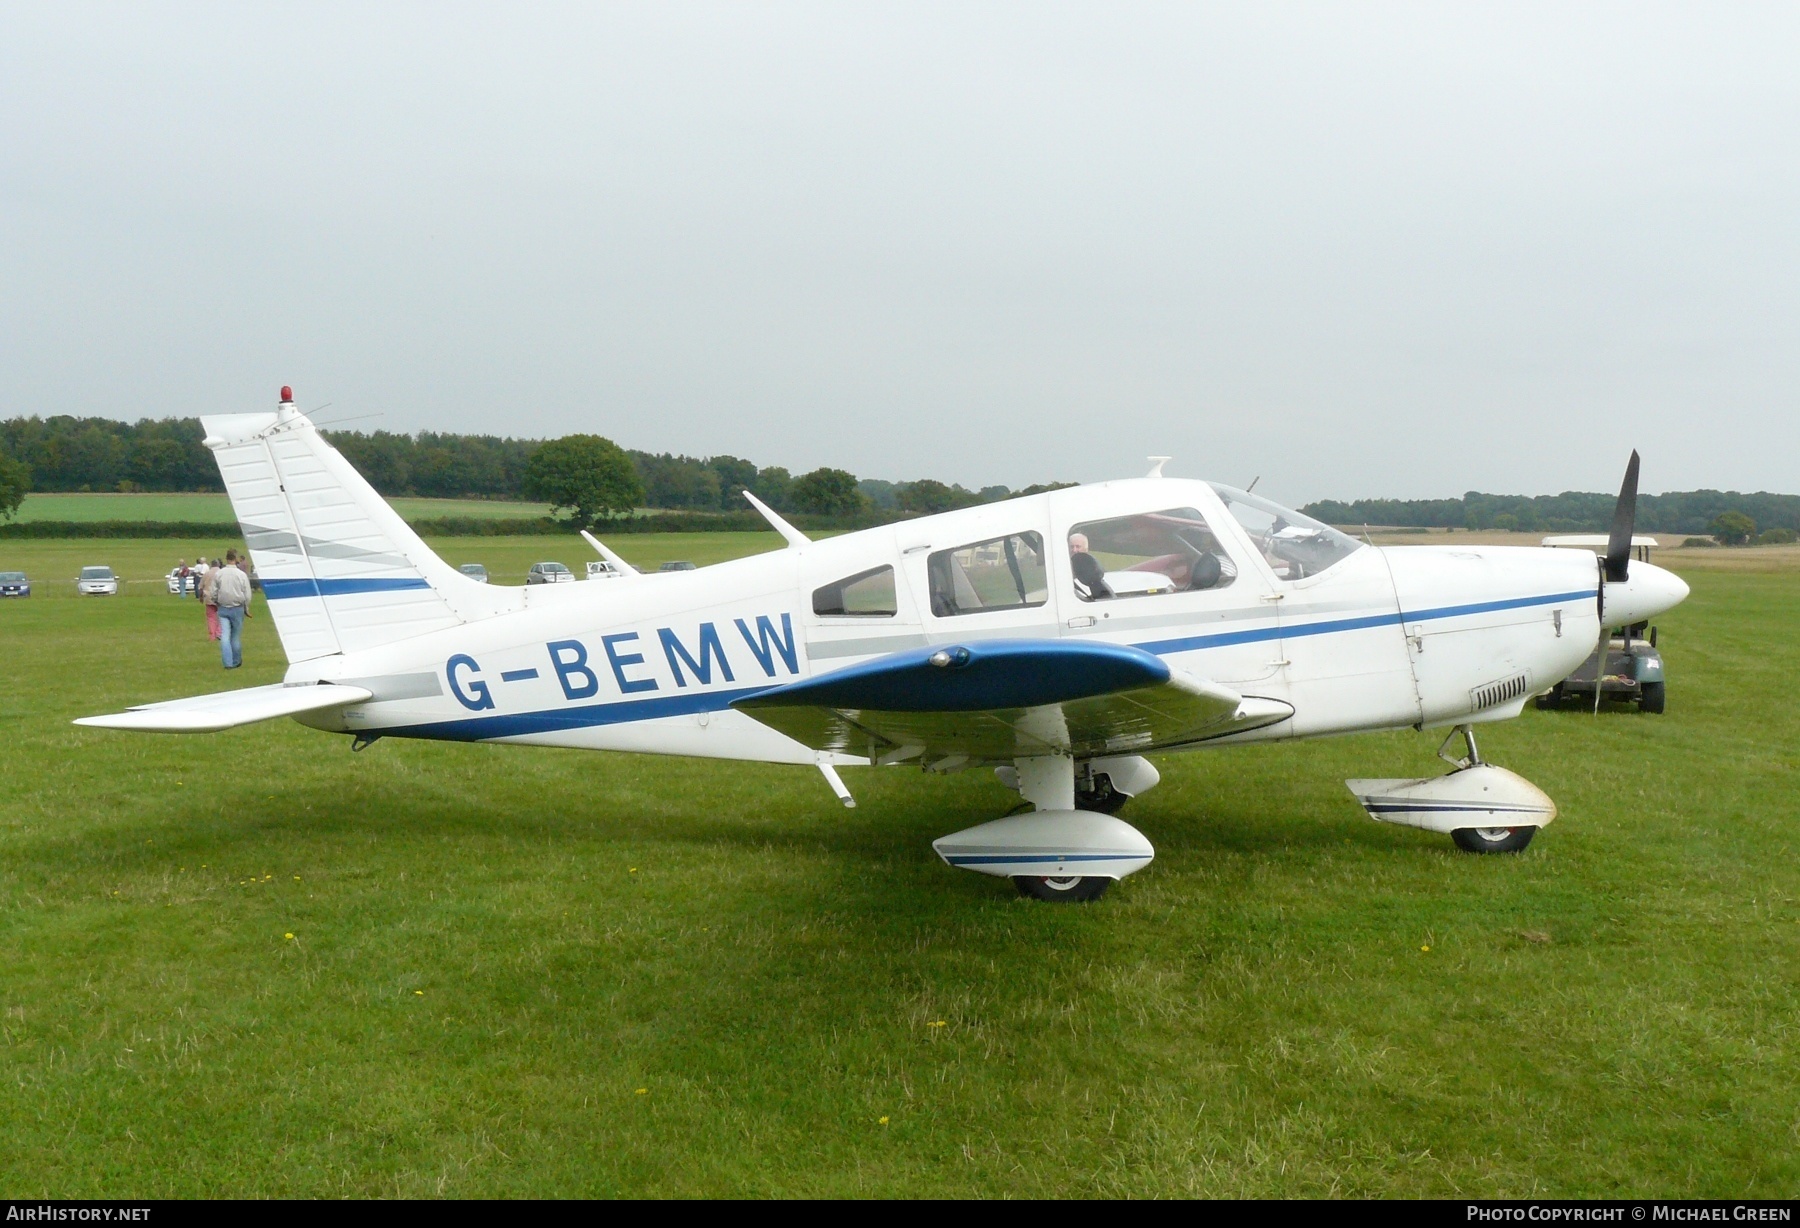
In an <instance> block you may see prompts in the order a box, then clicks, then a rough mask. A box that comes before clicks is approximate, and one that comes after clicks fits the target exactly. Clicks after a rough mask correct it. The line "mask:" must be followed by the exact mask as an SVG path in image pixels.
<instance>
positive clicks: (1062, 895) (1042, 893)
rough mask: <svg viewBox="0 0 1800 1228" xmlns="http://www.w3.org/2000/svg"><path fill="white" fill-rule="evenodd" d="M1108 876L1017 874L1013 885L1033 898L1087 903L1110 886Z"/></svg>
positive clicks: (1111, 882) (1110, 880)
mask: <svg viewBox="0 0 1800 1228" xmlns="http://www.w3.org/2000/svg"><path fill="white" fill-rule="evenodd" d="M1112 884H1113V880H1112V879H1110V878H1100V877H1096V876H1094V875H1088V876H1086V877H1082V878H1076V877H1073V876H1071V877H1068V878H1039V877H1038V876H1037V875H1035V874H1018V875H1014V876H1013V886H1015V887H1017V888H1018V889H1019V894H1020V895H1023V896H1028V897H1029V898H1031V899H1034V900H1046V901H1048V902H1050V903H1052V904H1088V903H1092V902H1093V901H1095V900H1097V899H1099V898H1100V897H1101V896H1103V895H1105V894H1106V889H1107V888H1108V887H1110V886H1112Z"/></svg>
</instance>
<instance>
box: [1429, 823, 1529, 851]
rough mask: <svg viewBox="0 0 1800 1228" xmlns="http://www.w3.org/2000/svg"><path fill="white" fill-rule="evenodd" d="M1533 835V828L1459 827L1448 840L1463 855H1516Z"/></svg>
mask: <svg viewBox="0 0 1800 1228" xmlns="http://www.w3.org/2000/svg"><path fill="white" fill-rule="evenodd" d="M1535 835H1537V828H1535V827H1459V828H1457V829H1456V830H1455V831H1453V832H1451V833H1450V838H1451V839H1452V840H1454V841H1456V847H1457V848H1459V849H1461V850H1462V851H1463V852H1465V853H1517V852H1521V851H1523V850H1524V848H1525V846H1526V845H1527V844H1530V843H1531V838H1532V837H1533V836H1535Z"/></svg>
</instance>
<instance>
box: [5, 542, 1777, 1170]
mask: <svg viewBox="0 0 1800 1228" xmlns="http://www.w3.org/2000/svg"><path fill="white" fill-rule="evenodd" d="M686 539H687V538H686V535H684V537H683V540H686ZM643 544H644V543H642V542H638V541H630V542H623V541H622V543H621V545H622V547H626V548H629V547H634V546H640V545H643ZM92 545H95V546H105V547H106V548H107V549H112V550H117V549H126V548H131V547H135V546H137V545H138V543H112V542H108V543H92ZM479 545H480V546H481V548H482V549H484V550H491V548H492V547H491V544H490V543H485V542H484V543H479ZM527 545H529V546H531V547H532V548H541V543H527ZM721 545H722V546H723V544H721ZM13 546H17V547H21V548H24V549H26V550H28V551H42V552H44V553H45V554H46V555H47V556H51V555H54V554H55V552H56V551H57V550H61V549H64V548H65V547H67V546H68V544H67V543H58V542H43V543H37V542H32V543H10V544H9V547H8V548H9V551H12V547H13ZM176 547H177V543H167V544H162V543H152V544H146V545H145V549H146V551H147V554H146V559H147V560H153V561H154V565H156V566H161V565H162V564H161V558H162V555H163V554H168V555H170V556H171V557H172V556H173V555H174V554H176V553H181V551H180V550H178V549H177V548H176ZM493 557H494V556H493V555H492V554H491V553H490V555H489V560H491V559H492V558H493ZM59 561H60V560H59ZM565 561H571V562H573V559H572V558H571V559H567V560H565ZM696 561H704V560H703V559H696ZM12 565H15V564H13V563H10V562H0V566H12ZM46 565H48V564H46ZM114 565H115V566H118V565H119V564H117V563H115V564H114ZM489 565H490V567H491V566H493V563H492V562H491V561H489ZM27 569H28V570H30V569H31V567H30V566H29V565H28V566H27ZM69 574H71V575H72V574H73V572H70V573H69ZM1692 580H1693V583H1694V596H1693V598H1692V599H1691V600H1690V602H1689V603H1688V604H1687V605H1685V606H1683V607H1682V608H1681V609H1680V610H1678V611H1676V612H1675V613H1674V614H1672V615H1670V616H1668V617H1666V618H1664V619H1663V620H1661V621H1662V624H1663V635H1662V644H1663V647H1664V650H1665V654H1666V656H1667V659H1668V663H1669V670H1670V677H1671V683H1670V696H1669V713H1668V715H1667V716H1665V717H1661V718H1650V717H1639V716H1637V715H1635V714H1632V713H1629V712H1625V711H1620V712H1612V713H1607V714H1603V715H1602V716H1601V717H1598V718H1596V717H1593V716H1591V715H1583V714H1579V713H1555V714H1551V713H1538V712H1528V713H1527V715H1526V716H1525V717H1524V718H1522V719H1521V720H1519V721H1515V722H1512V723H1510V724H1507V725H1504V726H1498V727H1493V728H1491V729H1490V730H1488V731H1487V732H1486V735H1485V737H1484V738H1483V749H1484V751H1486V753H1487V754H1488V755H1489V756H1490V757H1491V758H1493V759H1495V760H1497V761H1499V762H1501V763H1504V764H1507V765H1508V766H1511V767H1513V768H1515V769H1517V770H1519V771H1521V772H1523V773H1525V774H1526V775H1528V776H1530V777H1531V778H1532V779H1534V780H1536V781H1537V782H1538V783H1540V784H1541V785H1543V786H1544V787H1545V788H1546V789H1547V790H1548V791H1549V792H1550V793H1551V794H1552V795H1553V796H1555V797H1556V798H1557V799H1558V801H1559V803H1560V804H1561V806H1562V808H1563V817H1562V818H1561V819H1560V820H1559V821H1558V822H1557V823H1556V824H1555V825H1554V826H1552V827H1551V828H1549V829H1548V830H1547V831H1546V832H1545V833H1544V834H1543V835H1542V836H1541V837H1540V838H1539V839H1538V841H1537V842H1536V843H1535V844H1534V845H1533V846H1532V848H1531V849H1530V850H1529V851H1528V852H1527V853H1526V854H1525V855H1523V856H1520V857H1516V858H1477V857H1469V856H1464V855H1460V854H1457V853H1455V852H1454V851H1452V849H1451V847H1450V845H1449V842H1448V841H1447V840H1445V839H1443V838H1441V837H1433V836H1430V835H1426V834H1423V833H1418V832H1412V831H1406V830H1402V829H1397V828H1391V827H1384V826H1381V825H1377V824H1374V823H1371V822H1369V821H1368V820H1367V819H1366V818H1365V817H1363V816H1362V814H1361V812H1360V811H1359V810H1358V809H1357V808H1356V806H1355V804H1354V803H1353V802H1352V801H1351V799H1350V797H1349V795H1348V793H1347V792H1346V791H1345V790H1344V788H1343V785H1342V783H1341V782H1342V779H1343V778H1344V777H1346V776H1352V775H1390V774H1391V775H1401V774H1405V773H1410V772H1418V773H1424V772H1428V771H1431V770H1433V760H1432V758H1431V750H1432V748H1433V747H1434V746H1435V743H1436V741H1437V738H1436V737H1435V736H1430V735H1413V734H1403V735H1379V736H1367V737H1358V738H1345V739H1339V740H1333V741H1327V742H1319V743H1311V744H1303V745H1296V746H1285V747H1281V746H1277V747H1267V748H1257V749H1241V750H1236V751H1229V752H1217V753H1205V754H1195V755H1189V756H1174V757H1168V758H1165V759H1163V760H1162V761H1161V764H1160V766H1161V767H1162V769H1163V771H1164V779H1165V783H1164V785H1163V786H1162V787H1161V788H1159V789H1157V790H1156V791H1155V792H1153V793H1151V794H1148V795H1147V796H1145V797H1144V798H1141V799H1139V800H1138V801H1136V802H1134V803H1133V804H1132V806H1131V807H1130V808H1128V810H1127V812H1126V815H1127V817H1129V818H1130V819H1131V820H1132V821H1133V822H1134V823H1136V824H1137V825H1138V826H1140V827H1141V828H1142V829H1143V830H1144V831H1145V832H1146V833H1147V834H1148V835H1149V836H1150V837H1151V839H1152V840H1153V841H1154V842H1155V843H1156V845H1157V848H1158V850H1159V856H1158V858H1157V861H1156V862H1155V863H1154V865H1152V866H1151V867H1150V868H1149V869H1148V870H1146V871H1144V872H1143V873H1141V874H1139V875H1137V876H1135V877H1133V878H1132V879H1130V880H1128V881H1127V882H1125V883H1124V884H1122V885H1121V886H1120V887H1119V888H1118V889H1116V890H1115V891H1114V892H1113V893H1112V894H1111V895H1109V896H1108V897H1107V898H1106V899H1105V900H1104V901H1102V902H1101V903H1099V904H1097V905H1094V906H1089V907H1058V906H1053V905H1049V906H1047V905H1038V904H1033V903H1030V902H1027V901H1023V900H1020V899H1017V898H1015V897H1014V896H1013V895H1012V893H1011V891H1010V889H1009V888H1008V887H1006V885H1005V884H1003V883H999V882H997V881H994V880H990V879H985V878H981V877H979V876H976V875H972V874H966V873H959V872H957V871H952V870H949V869H947V868H945V867H943V866H942V865H941V864H939V863H938V862H937V860H936V859H935V857H934V856H933V855H932V854H931V851H930V848H929V840H930V839H931V838H932V837H934V836H936V835H939V834H942V833H944V832H947V831H952V830H955V829H956V828H958V827H961V826H965V825H967V824H970V823H973V822H977V821H980V820H982V819H984V818H987V817H991V816H992V815H994V814H997V813H999V812H1000V811H1001V810H1003V809H1004V808H1006V806H1007V805H1008V804H1009V803H1010V802H1011V800H1012V796H1011V795H1010V794H1008V793H1006V792H1005V791H1004V790H1002V789H1000V788H999V787H998V786H997V785H995V784H993V783H992V782H991V780H988V779H984V778H981V777H978V776H974V775H971V776H968V777H962V778H956V777H952V778H948V779H937V778H932V777H926V776H923V775H921V774H919V773H917V772H912V771H906V770H901V769H890V770H884V771H850V772H847V773H846V778H847V780H848V783H849V784H850V785H851V787H852V789H854V790H855V791H856V793H857V796H858V798H859V801H860V805H859V806H858V808H857V809H855V810H851V811H846V810H843V809H841V808H839V807H838V806H836V805H835V803H833V801H832V799H831V797H830V795H829V793H828V792H827V791H826V790H825V788H824V786H823V784H822V783H821V782H820V781H819V780H818V779H817V777H816V775H815V774H813V773H811V772H809V771H805V770H799V769H784V768H774V767H760V766H756V765H741V764H727V763H709V762H695V761H684V760H664V759H655V758H648V757H630V756H602V755H591V754H580V753H576V752H566V751H552V750H538V749H523V748H514V747H479V746H457V745H437V744H425V743H407V742H396V741H394V740H391V739H390V740H387V741H383V742H381V743H379V744H378V745H376V746H375V747H373V748H372V749H370V750H369V751H367V752H364V753H362V754H360V755H354V756H353V755H352V754H351V753H350V752H349V750H348V748H347V745H346V740H344V739H341V738H334V737H328V736H326V735H323V734H318V733H315V732H311V731H309V730H306V729H303V728H300V727H298V726H296V725H293V724H291V723H282V724H274V725H268V726H263V727H257V728H252V729H247V730H239V731H235V732H232V733H227V734H221V735H216V736H211V737H200V738H157V737H133V736H128V735H125V734H119V733H109V732H104V731H97V730H83V729H77V728H74V727H72V726H70V725H69V724H68V720H69V718H71V717H73V716H76V715H80V714H83V713H88V712H96V711H107V710H114V709H116V708H117V707H118V706H119V705H123V704H126V703H130V702H136V701H142V700H148V699H155V698H162V697H167V696H174V695H181V694H191V693H196V692H199V691H204V690H209V689H216V688H220V687H222V686H223V685H224V684H225V683H226V681H227V679H226V677H225V676H224V675H223V674H220V673H217V672H216V671H217V670H218V664H217V657H216V655H215V654H214V652H213V649H212V646H211V645H210V644H209V643H208V642H207V641H206V640H205V638H204V634H203V632H202V631H201V629H200V622H199V617H198V615H197V613H196V612H195V611H194V610H193V609H192V608H191V607H190V606H189V605H188V604H187V603H184V602H181V601H178V600H176V599H174V598H170V597H166V596H163V595H161V594H158V593H156V592H155V591H154V590H153V589H152V588H150V587H148V586H141V585H140V586H134V587H130V588H128V590H127V595H126V596H124V597H121V598H119V599H117V600H106V599H88V600H80V599H76V598H74V597H73V596H72V595H71V594H70V593H68V592H67V591H66V589H65V588H55V589H51V590H48V591H47V592H46V593H45V594H44V596H42V597H40V598H33V599H32V600H31V601H29V602H11V603H0V659H3V660H4V663H5V670H6V674H5V682H4V686H3V688H0V779H4V781H5V798H6V805H5V807H4V811H3V813H0V949H3V950H4V951H5V952H6V956H5V959H4V960H3V961H0V1064H3V1067H4V1077H5V1085H6V1087H7V1091H6V1093H5V1095H4V1097H0V1186H3V1187H4V1188H5V1189H6V1190H7V1192H8V1194H9V1195H10V1196H14V1197H39V1196H53V1195H69V1196H100V1195H113V1196H153V1195H184V1194H185V1195H205V1194H293V1195H302V1194H314V1195H332V1194H366V1195H382V1194H400V1195H434V1194H445V1195H467V1196H477V1195H521V1194H553V1195H555V1194H673V1195H682V1194H694V1195H699V1194H821V1195H826V1194H849V1195H880V1194H926V1195H959V1194H980V1195H990V1196H1007V1195H1018V1196H1032V1195H1035V1196H1059V1195H1071V1194H1074V1195H1083V1194H1086V1195H1106V1194H1246V1195H1299V1194H1392V1195H1475V1194H1481V1195H1522V1194H1539V1195H1550V1194H1560V1195H1584V1194H1585V1195H1650V1194H1660V1195H1694V1196H1743V1195H1753V1194H1754V1195H1764V1196H1775V1197H1791V1196H1793V1195H1794V1194H1796V1192H1800V1160H1797V1159H1796V1156H1800V1146H1797V1143H1800V1104H1797V1103H1796V1098H1795V1096H1794V1092H1793V1089H1794V1087H1795V1086H1796V1085H1797V1084H1800V1050H1797V1037H1796V1028H1797V1026H1800V958H1797V957H1800V869H1797V864H1796V858H1795V850H1796V837H1797V835H1800V831H1797V828H1796V818H1797V817H1800V805H1797V804H1796V801H1795V785H1796V783H1797V781H1796V770H1795V769H1796V758H1797V757H1796V752H1795V749H1794V747H1795V745H1796V736H1795V735H1796V733H1797V732H1800V730H1797V728H1796V726H1797V723H1800V721H1797V718H1796V717H1795V715H1794V705H1793V704H1792V702H1791V697H1790V696H1789V695H1788V694H1787V693H1786V686H1785V684H1786V683H1787V680H1788V679H1790V678H1792V677H1794V676H1795V673H1796V666H1797V665H1800V660H1796V657H1797V655H1800V649H1797V648H1796V646H1795V645H1796V642H1797V641H1800V625H1797V624H1800V616H1797V615H1796V598H1797V597H1800V574H1794V573H1776V574H1745V575H1739V574H1715V573H1696V574H1695V575H1693V576H1692ZM247 658H248V664H247V666H246V669H245V670H244V671H243V672H242V673H241V674H237V675H234V676H232V677H231V678H230V681H231V682H232V683H233V684H235V685H250V684H254V683H257V682H263V681H272V680H274V679H276V678H278V677H279V676H280V672H281V662H280V659H279V655H278V653H277V650H276V647H275V644H274V639H273V635H272V629H271V627H270V625H269V623H268V620H267V619H266V618H258V619H256V620H254V621H253V622H252V623H251V625H250V630H249V645H248V648H247ZM289 934H292V935H293V937H292V938H288V937H287V935H289Z"/></svg>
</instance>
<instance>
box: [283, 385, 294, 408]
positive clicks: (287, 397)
mask: <svg viewBox="0 0 1800 1228" xmlns="http://www.w3.org/2000/svg"><path fill="white" fill-rule="evenodd" d="M293 402H294V390H293V389H292V388H289V387H288V386H287V385H286V384H283V385H282V386H281V403H282V404H283V405H291V404H293Z"/></svg>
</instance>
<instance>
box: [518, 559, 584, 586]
mask: <svg viewBox="0 0 1800 1228" xmlns="http://www.w3.org/2000/svg"><path fill="white" fill-rule="evenodd" d="M525 583H527V584H573V583H575V573H574V572H572V571H570V570H569V569H568V568H567V567H564V566H563V565H562V564H561V563H533V564H532V565H531V570H530V571H528V572H526V573H525Z"/></svg>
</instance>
